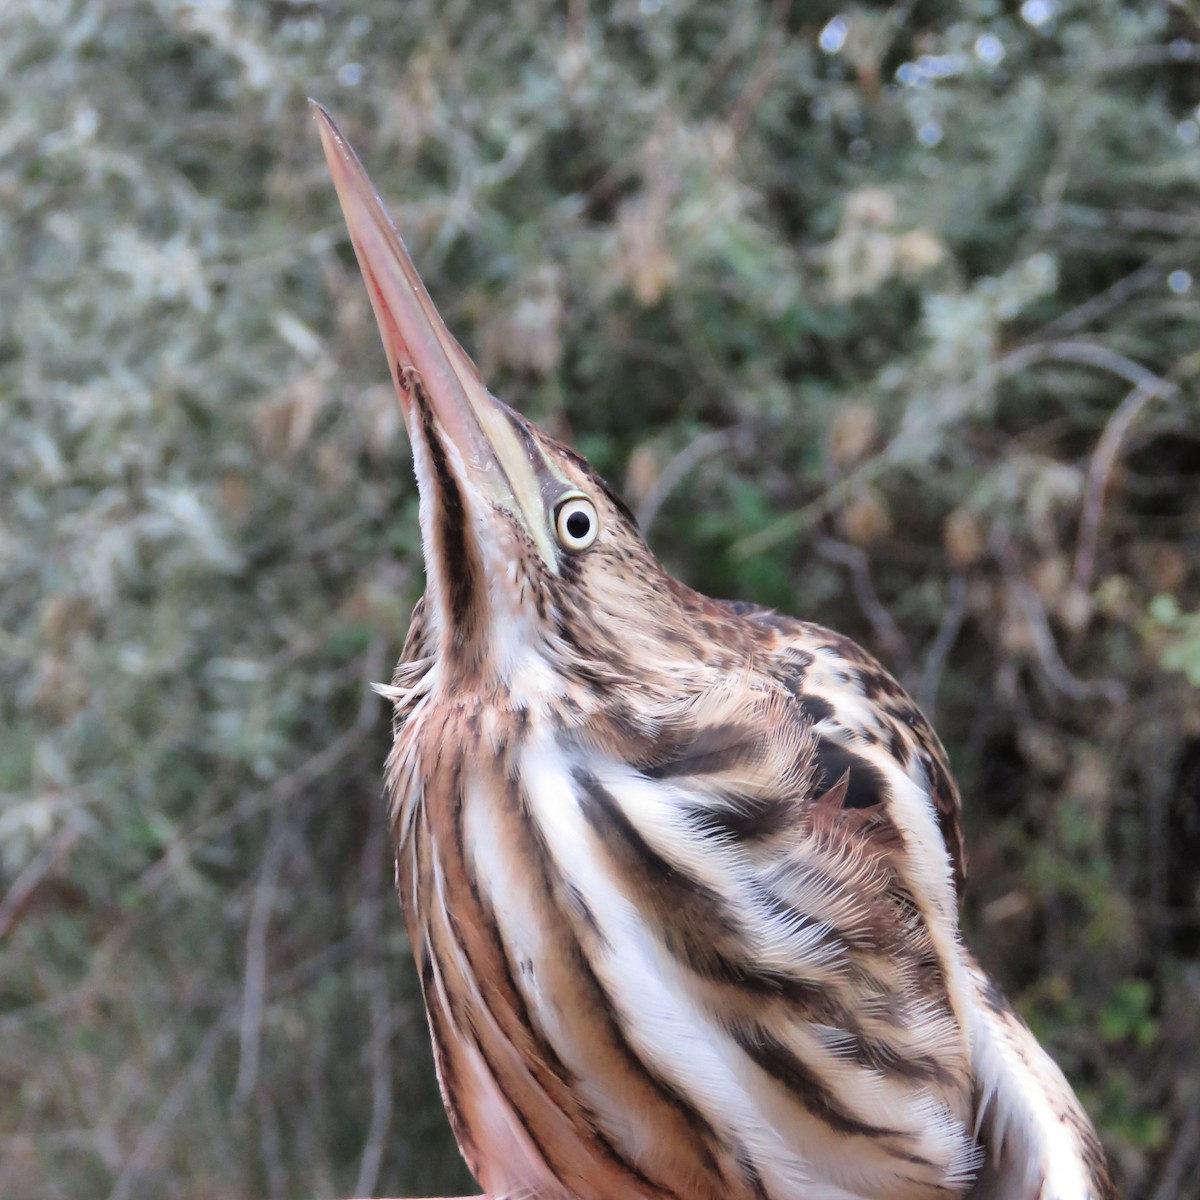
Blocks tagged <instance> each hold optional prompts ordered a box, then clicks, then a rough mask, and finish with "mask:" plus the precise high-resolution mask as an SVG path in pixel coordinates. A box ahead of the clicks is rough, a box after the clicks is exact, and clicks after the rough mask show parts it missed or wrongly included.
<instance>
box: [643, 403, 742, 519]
mask: <svg viewBox="0 0 1200 1200" xmlns="http://www.w3.org/2000/svg"><path fill="white" fill-rule="evenodd" d="M741 430H742V427H741V426H740V425H734V426H732V427H730V428H729V429H717V430H713V431H712V432H711V433H702V434H700V436H699V437H695V438H693V439H692V440H691V441H690V442H688V444H687V445H686V446H684V447H683V449H682V450H680V451H679V452H678V453H676V454H675V455H673V456H672V457H671V458H669V459H668V460H667V462H666V464H665V465H664V467H663V469H662V470H661V471H660V472H659V473H658V478H657V479H656V480H655V481H654V486H653V487H651V489H650V490H649V491H648V492H647V493H646V498H645V499H644V500H643V501H642V503H641V504H640V505H639V506H638V510H637V514H636V515H637V522H638V525H639V526H640V528H641V531H642V535H643V536H645V534H646V533H647V532H648V531H649V529H650V526H651V525H653V524H654V522H655V520H656V519H657V517H658V514H659V512H660V511H661V510H662V506H663V505H664V504H665V503H666V501H667V498H668V497H669V496H670V495H671V493H672V492H673V491H674V490H675V489H676V488H677V487H678V486H679V485H680V484H681V483H682V482H683V481H684V479H686V478H687V476H688V475H690V474H691V473H692V472H693V471H694V470H695V469H696V468H697V467H698V466H699V465H700V464H701V463H702V462H704V460H705V459H708V458H714V457H716V455H718V454H720V453H721V452H722V451H724V450H726V449H729V448H730V447H732V446H733V444H734V442H735V441H736V439H737V437H738V435H739V434H740V433H741Z"/></svg>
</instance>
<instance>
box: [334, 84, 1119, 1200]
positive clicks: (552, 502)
mask: <svg viewBox="0 0 1200 1200" xmlns="http://www.w3.org/2000/svg"><path fill="white" fill-rule="evenodd" d="M315 113H316V118H317V122H318V125H319V127H320V132H321V138H322V141H323V143H324V147H325V154H326V156H327V158H328V161H329V167H330V169H331V170H332V172H333V179H334V183H335V185H336V187H337V193H338V196H339V198H340V200H341V204H342V209H343V211H344V213H345V217H346V222H347V224H348V226H349V229H350V238H351V241H352V242H353V245H354V250H355V253H356V254H357V256H358V262H359V265H360V267H361V268H362V273H363V275H364V277H365V279H366V284H367V289H368V291H369V293H370V298H371V304H372V306H373V307H374V310H375V316H376V318H377V319H378V322H379V328H380V330H381V332H382V335H383V343H384V348H385V350H386V351H387V358H388V364H389V366H390V368H391V373H392V377H393V379H394V381H395V384H396V389H397V392H398V395H399V400H400V406H401V409H402V411H403V414H404V422H405V425H406V426H407V429H408V434H409V437H410V438H411V439H412V447H413V459H414V462H415V466H416V474H417V481H418V485H419V489H420V498H421V508H420V512H421V517H420V520H421V535H422V540H423V546H424V553H425V567H426V575H427V589H426V593H425V596H424V598H423V599H422V600H421V601H420V602H419V603H418V604H417V607H416V610H415V612H414V613H413V620H412V627H411V629H410V630H409V633H408V638H407V641H406V643H405V647H404V653H403V656H402V658H401V660H400V664H399V666H398V667H397V669H396V673H395V677H394V679H393V682H392V684H391V685H390V686H388V687H386V688H383V689H381V690H382V691H383V692H384V694H385V695H387V696H388V697H390V699H391V700H392V702H393V704H394V730H395V744H394V747H393V749H392V752H391V754H390V756H389V757H388V760H387V767H386V781H387V783H386V786H387V794H388V797H389V805H390V816H391V821H392V827H393V830H394V833H395V839H396V860H397V880H398V885H399V890H400V895H401V900H402V902H403V905H404V911H405V917H406V920H407V924H408V930H409V934H410V937H411V940H412V948H413V954H414V956H415V959H416V964H417V967H418V969H419V972H420V979H421V986H422V988H423V992H424V998H425V1005H426V1009H427V1011H428V1016H429V1027H430V1031H431V1033H432V1036H433V1044H434V1049H435V1052H436V1061H437V1068H438V1078H439V1080H440V1083H441V1088H442V1096H443V1098H444V1100H445V1104H446V1109H447V1111H448V1113H449V1115H450V1120H451V1122H452V1124H453V1127H454V1132H455V1134H456V1136H457V1138H458V1142H459V1145H460V1147H461V1148H462V1152H463V1155H464V1156H465V1158H466V1160H467V1163H468V1165H469V1166H470V1168H471V1170H472V1171H473V1172H474V1173H475V1175H476V1177H477V1178H478V1179H479V1181H480V1183H482V1184H483V1186H484V1187H486V1188H487V1190H488V1192H489V1194H490V1195H491V1196H493V1197H497V1198H500V1197H505V1198H512V1200H518V1198H519V1200H525V1198H526V1197H530V1198H532V1197H541V1198H543V1200H668V1198H670V1200H935V1198H936V1200H950V1198H958V1197H966V1196H970V1197H972V1198H973V1200H985V1198H986V1200H1089V1198H1090V1200H1111V1198H1112V1197H1114V1196H1115V1191H1114V1189H1113V1184H1112V1181H1111V1179H1110V1177H1109V1174H1108V1171H1107V1169H1106V1167H1105V1165H1104V1158H1103V1154H1102V1152H1101V1149H1100V1145H1099V1143H1098V1141H1097V1138H1096V1134H1095V1132H1094V1131H1093V1129H1092V1126H1091V1124H1090V1123H1089V1121H1088V1119H1087V1117H1086V1116H1085V1115H1084V1112H1083V1110H1082V1108H1081V1107H1080V1105H1079V1103H1078V1101H1077V1100H1076V1098H1075V1096H1074V1094H1073V1093H1072V1091H1071V1088H1070V1086H1069V1085H1068V1083H1067V1081H1066V1080H1065V1078H1064V1077H1063V1075H1062V1073H1061V1072H1060V1071H1059V1070H1058V1068H1057V1067H1056V1066H1055V1065H1054V1063H1053V1062H1052V1061H1051V1060H1050V1058H1049V1057H1048V1056H1047V1055H1046V1054H1045V1052H1044V1051H1043V1050H1042V1049H1041V1047H1040V1046H1039V1045H1038V1043H1037V1042H1036V1040H1035V1039H1034V1037H1033V1035H1032V1034H1031V1033H1030V1032H1029V1030H1028V1029H1027V1028H1026V1027H1025V1025H1024V1024H1023V1023H1022V1022H1021V1020H1020V1019H1019V1018H1018V1017H1017V1016H1016V1015H1015V1013H1014V1012H1013V1010H1012V1009H1011V1008H1010V1007H1009V1006H1008V1004H1007V1003H1006V1002H1005V1000H1004V998H1003V996H1002V995H1001V993H1000V991H999V989H998V988H997V987H996V985H995V983H993V982H992V981H991V980H990V979H989V978H988V976H987V975H986V974H984V972H983V971H982V970H981V969H980V968H979V966H978V965H977V964H976V962H975V960H974V958H973V957H972V956H971V954H970V952H969V951H968V950H967V949H966V947H965V946H964V945H963V943H962V941H961V939H960V935H959V923H958V895H957V893H958V890H959V888H960V887H961V884H962V880H963V848H962V832H961V829H960V825H959V807H960V805H959V796H958V791H957V789H956V786H955V784H954V781H953V780H952V778H951V776H950V772H949V769H948V766H947V762H946V756H945V753H944V751H943V749H942V746H941V744H940V743H939V741H938V739H937V737H936V735H935V734H934V732H933V730H932V729H931V728H930V727H929V725H928V724H927V723H926V721H925V719H924V717H922V715H921V713H920V712H919V711H918V710H917V708H916V707H915V705H914V704H913V702H912V701H911V700H910V699H909V698H908V696H907V695H905V693H904V691H903V690H902V689H901V688H900V686H899V684H897V683H896V681H895V680H894V679H893V678H892V677H891V676H890V675H889V674H888V673H887V672H886V671H884V670H883V668H882V667H880V665H879V664H878V663H877V662H876V661H875V660H874V659H872V658H871V657H870V656H869V655H868V654H866V653H865V652H864V651H863V650H862V649H860V648H859V647H858V646H857V645H855V644H854V643H853V642H852V641H850V640H849V639H847V638H845V637H841V636H839V635H838V634H836V633H831V632H830V631H829V630H827V629H822V628H820V627H819V626H816V625H811V624H808V623H806V622H803V621H798V620H793V619H792V618H790V617H785V616H780V615H779V614H777V613H774V612H771V611H768V610H766V609H762V608H757V607H755V606H753V605H749V604H735V603H722V602H719V601H716V600H710V599H709V598H708V597H706V596H702V595H699V594H698V593H696V592H694V591H692V590H690V589H689V588H687V587H685V586H684V585H683V584H681V583H679V582H677V581H676V580H675V579H672V578H671V577H670V576H669V575H667V574H666V572H665V571H664V570H663V568H662V567H661V566H660V565H659V564H658V561H657V560H656V559H655V557H654V555H653V554H651V552H650V550H649V549H648V548H647V546H646V543H645V542H644V541H643V540H642V537H641V536H640V534H639V533H638V529H637V526H636V524H635V522H634V519H633V517H632V516H631V514H630V512H629V509H628V508H626V506H625V505H624V504H623V503H622V502H621V500H620V499H619V498H618V497H617V495H616V494H615V493H614V492H613V491H612V489H611V488H609V487H608V485H607V484H606V483H605V482H604V481H603V480H602V479H601V478H600V477H599V475H597V473H596V472H595V471H594V470H593V469H592V468H591V466H589V465H588V463H587V462H585V461H584V459H582V458H581V457H580V456H579V455H578V454H576V453H575V452H574V451H573V450H571V449H570V448H569V447H567V446H565V445H563V444H562V443H561V442H558V441H556V440H554V439H553V438H550V437H548V436H546V434H544V433H542V432H541V431H540V430H538V429H536V428H535V427H534V426H533V425H531V424H530V423H529V422H528V421H526V420H525V419H524V418H523V417H522V416H520V415H519V414H517V413H515V412H513V411H512V410H511V409H510V408H508V407H506V406H505V405H504V404H502V403H500V401H498V400H496V399H495V398H494V397H493V396H492V395H491V394H490V393H489V392H488V390H487V388H486V387H485V386H484V384H483V382H482V380H481V379H480V377H479V374H478V372H477V371H476V369H475V367H474V364H473V363H472V362H471V360H470V359H469V358H468V357H467V355H466V354H465V353H464V351H463V350H462V349H461V348H460V347H459V345H458V343H457V342H456V341H455V340H454V338H453V337H452V336H451V335H450V333H449V331H448V330H447V329H446V326H445V325H444V324H443V323H442V320H441V318H440V317H439V316H438V313H437V311H436V310H435V308H434V306H433V302H432V301H431V300H430V298H429V295H428V293H427V292H426V290H425V288H424V286H423V284H422V283H421V280H420V279H419V277H418V275H417V272H416V269H415V267H414V266H413V263H412V260H411V259H410V258H409V255H408V252H407V250H406V249H405V247H404V244H403V242H402V241H401V239H400V236H399V234H398V233H397V231H396V229H395V227H394V225H393V224H392V222H391V220H390V218H389V217H388V214H387V211H386V209H385V208H384V206H383V204H382V202H381V201H380V200H379V198H378V196H377V195H376V193H375V191H374V189H373V188H372V186H371V183H370V181H369V180H368V178H367V176H366V174H365V172H364V171H363V168H362V166H361V165H360V163H359V161H358V159H357V158H356V157H355V155H354V152H353V151H352V150H351V149H350V147H349V146H348V145H347V143H346V141H345V139H344V138H343V137H342V136H341V135H340V133H339V132H338V130H337V129H336V128H335V126H334V125H333V123H332V121H331V120H330V119H329V117H328V116H327V115H326V114H325V113H324V112H323V111H322V110H321V109H319V108H317V109H315Z"/></svg>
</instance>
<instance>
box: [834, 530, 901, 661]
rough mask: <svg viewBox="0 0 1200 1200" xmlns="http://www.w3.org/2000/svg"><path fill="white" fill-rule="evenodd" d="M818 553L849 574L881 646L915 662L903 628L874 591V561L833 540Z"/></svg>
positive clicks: (888, 651) (896, 655)
mask: <svg viewBox="0 0 1200 1200" xmlns="http://www.w3.org/2000/svg"><path fill="white" fill-rule="evenodd" d="M815 549H816V551H817V553H818V554H819V555H820V556H821V557H822V558H827V559H828V560H829V561H830V562H836V563H840V564H841V565H842V566H844V567H846V568H847V569H848V570H849V572H850V583H851V586H852V587H853V588H854V598H855V599H856V600H857V601H858V606H859V608H860V609H862V614H863V616H864V617H866V618H867V621H868V623H869V624H870V626H871V630H872V632H873V633H874V634H875V637H876V639H877V640H878V642H879V644H880V646H882V647H883V649H884V650H885V651H886V652H887V654H888V655H889V656H890V657H891V658H893V659H896V660H898V661H899V662H900V663H901V664H902V665H907V664H908V663H909V662H910V661H911V660H912V650H911V648H910V647H909V644H908V639H907V638H906V637H905V636H904V634H903V633H902V632H901V631H900V626H899V625H897V624H896V622H895V620H893V618H892V614H891V613H890V612H888V610H887V609H886V608H885V607H884V606H883V602H882V601H881V600H880V599H879V594H878V592H876V591H875V584H874V582H873V581H872V579H871V560H870V559H869V558H868V557H867V553H866V551H865V550H862V549H860V548H859V547H858V546H852V545H850V544H849V543H848V542H839V541H837V540H835V539H834V538H821V539H819V540H818V542H817V543H816V546H815Z"/></svg>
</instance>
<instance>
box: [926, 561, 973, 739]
mask: <svg viewBox="0 0 1200 1200" xmlns="http://www.w3.org/2000/svg"><path fill="white" fill-rule="evenodd" d="M946 601H947V602H946V606H945V608H944V609H943V610H942V620H941V623H940V624H939V625H938V631H937V636H936V637H934V639H933V641H932V642H931V643H930V645H929V649H928V650H927V651H926V653H925V665H924V666H923V667H922V668H921V678H920V680H919V681H918V683H917V707H918V708H919V709H920V710H921V711H922V712H923V713H924V714H925V715H926V716H927V717H928V718H929V719H930V720H932V719H933V714H934V712H935V711H936V709H937V694H938V686H939V685H940V684H941V681H942V672H943V671H944V670H945V669H946V660H947V659H948V658H949V657H950V651H951V650H952V649H953V648H954V643H955V642H956V641H957V640H958V635H959V631H960V630H961V629H962V627H963V621H964V620H965V619H966V616H967V581H966V579H965V578H963V576H961V575H955V576H953V577H952V578H951V580H950V586H949V588H948V591H947V596H946Z"/></svg>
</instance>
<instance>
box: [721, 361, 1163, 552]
mask: <svg viewBox="0 0 1200 1200" xmlns="http://www.w3.org/2000/svg"><path fill="white" fill-rule="evenodd" d="M1043 362H1071V363H1077V364H1079V365H1080V366H1086V367H1095V368H1096V369H1098V370H1101V371H1107V372H1108V373H1109V374H1111V375H1116V376H1117V377H1118V378H1120V379H1124V380H1125V381H1126V382H1127V383H1129V384H1131V385H1132V386H1134V387H1137V386H1138V385H1140V384H1144V385H1146V386H1149V385H1150V384H1152V383H1153V384H1155V385H1157V386H1159V387H1161V386H1164V385H1165V386H1166V387H1168V388H1170V389H1172V391H1174V390H1175V389H1174V385H1173V384H1170V383H1168V382H1167V381H1166V380H1163V379H1161V378H1160V377H1159V376H1158V375H1155V374H1154V372H1153V371H1150V370H1148V369H1147V368H1146V367H1143V366H1142V365H1141V364H1140V363H1137V362H1135V361H1134V360H1133V359H1131V358H1126V357H1125V355H1123V354H1118V353H1117V352H1116V351H1115V350H1110V349H1108V347H1107V346H1100V345H1097V344H1096V343H1094V342H1087V341H1081V340H1065V341H1064V340H1055V341H1048V342H1047V341H1038V342H1030V343H1027V344H1025V345H1022V346H1018V347H1017V348H1016V349H1015V350H1013V351H1011V352H1010V353H1008V354H1006V355H1004V356H1003V357H1002V358H999V359H997V360H996V361H995V362H991V363H987V364H985V365H984V366H983V367H981V368H980V369H979V370H978V371H976V372H975V374H974V375H973V376H972V377H971V378H970V379H968V380H967V381H966V382H965V383H961V384H957V385H955V386H953V387H948V388H946V389H945V390H944V391H943V392H941V393H940V394H939V395H937V396H935V397H934V398H933V401H932V403H931V404H930V411H932V412H935V413H946V414H955V415H957V414H961V413H963V412H967V411H969V410H970V408H971V406H972V405H973V404H974V402H975V401H976V400H977V399H978V398H979V397H980V396H983V395H986V394H987V393H988V392H989V391H991V390H992V388H994V387H995V386H996V385H997V384H999V383H1000V382H1002V381H1003V380H1005V379H1010V378H1012V377H1013V376H1014V375H1017V374H1019V373H1020V372H1021V371H1024V370H1027V369H1028V368H1029V367H1032V366H1035V365H1036V364H1038V363H1043ZM950 425H951V421H950V420H949V419H948V418H939V419H936V420H935V421H933V422H932V423H931V427H930V428H927V429H924V430H922V431H921V436H922V437H923V439H924V441H925V442H932V443H933V444H932V445H930V446H928V447H927V448H926V450H925V453H924V456H923V457H924V458H925V459H926V460H927V459H928V458H930V457H932V455H933V454H934V452H935V451H936V450H937V447H938V446H939V445H940V435H941V434H942V432H943V431H944V430H945V429H946V428H947V427H949V426H950ZM912 442H913V434H912V432H911V431H910V430H908V429H905V428H904V427H903V426H902V427H901V429H900V432H899V433H897V434H896V436H895V437H894V438H892V440H891V441H890V442H889V443H888V444H887V446H885V447H884V448H883V450H881V451H880V452H879V453H878V454H876V455H874V456H873V457H871V458H868V459H867V460H866V461H865V462H863V463H860V464H859V466H858V467H856V468H855V469H854V470H853V471H851V472H850V473H849V474H847V475H843V476H842V477H841V479H839V480H838V481H837V483H835V484H833V485H832V486H830V487H828V488H826V489H825V491H823V492H822V493H821V494H820V495H818V496H817V497H815V498H814V499H813V500H810V501H809V502H808V503H807V504H804V505H801V507H799V508H797V509H794V510H793V511H792V512H789V513H784V514H783V515H782V516H781V517H779V518H777V519H776V520H775V521H773V522H771V524H770V525H767V526H766V527H765V528H763V529H759V530H757V531H755V532H754V533H752V534H748V535H747V536H746V537H744V538H740V539H739V540H738V541H736V542H734V543H733V545H732V546H731V547H730V551H729V552H730V556H731V557H733V558H734V559H743V560H744V559H747V558H752V557H753V556H754V555H755V554H761V553H762V552H763V551H765V550H769V549H771V548H772V547H774V546H776V545H778V544H779V543H780V542H786V541H788V540H789V539H791V538H793V537H798V536H799V535H800V534H801V533H803V532H805V531H806V530H807V529H809V528H811V527H812V526H813V525H815V524H816V523H817V522H818V521H819V520H821V519H822V518H823V517H825V516H827V515H828V514H829V513H831V512H833V511H834V509H836V508H837V506H838V505H839V504H841V503H842V501H843V500H845V499H846V498H848V497H849V496H851V495H853V494H854V493H855V492H856V491H857V490H858V489H859V488H861V487H862V486H863V485H864V484H866V483H870V482H872V481H873V480H875V479H876V478H877V477H878V476H880V475H882V474H883V473H884V472H885V471H887V470H888V468H890V467H892V466H896V465H898V464H903V463H906V462H908V461H910V460H911V458H912V449H911V446H912Z"/></svg>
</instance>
